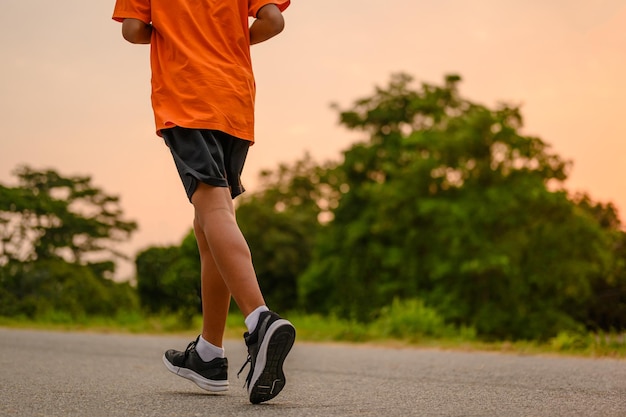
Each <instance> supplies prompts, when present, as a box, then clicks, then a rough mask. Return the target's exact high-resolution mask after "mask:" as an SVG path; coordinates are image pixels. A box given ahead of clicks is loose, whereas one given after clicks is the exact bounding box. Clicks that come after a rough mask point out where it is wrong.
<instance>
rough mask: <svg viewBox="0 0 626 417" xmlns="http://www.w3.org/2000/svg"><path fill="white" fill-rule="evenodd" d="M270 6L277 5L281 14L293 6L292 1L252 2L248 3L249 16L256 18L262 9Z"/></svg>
mask: <svg viewBox="0 0 626 417" xmlns="http://www.w3.org/2000/svg"><path fill="white" fill-rule="evenodd" d="M268 4H275V5H277V6H278V8H279V9H280V11H281V12H284V11H285V9H286V8H287V7H289V5H290V4H291V0H250V1H249V2H248V16H250V17H256V14H257V13H258V12H259V10H260V9H261V7H263V6H265V5H268Z"/></svg>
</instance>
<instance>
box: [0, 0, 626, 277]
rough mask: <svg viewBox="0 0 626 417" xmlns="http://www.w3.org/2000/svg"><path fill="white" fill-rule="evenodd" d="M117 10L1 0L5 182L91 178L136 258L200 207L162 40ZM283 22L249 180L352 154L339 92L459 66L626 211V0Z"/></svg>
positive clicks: (427, 3)
mask: <svg viewBox="0 0 626 417" xmlns="http://www.w3.org/2000/svg"><path fill="white" fill-rule="evenodd" d="M113 5H114V2H113V1H112V0H107V1H105V0H89V1H85V0H60V1H58V2H51V1H47V0H2V6H3V13H2V14H0V56H2V63H1V64H0V75H1V76H0V123H1V124H2V134H1V135H0V183H3V184H6V185H12V184H14V182H15V178H14V176H13V175H12V172H13V170H14V169H15V168H16V167H17V166H19V165H23V164H27V165H29V166H31V167H32V168H35V169H44V168H53V169H55V170H57V171H58V172H60V173H61V174H62V175H78V174H80V175H89V176H91V177H92V182H93V184H94V185H96V186H98V187H101V188H102V189H103V190H104V191H106V192H107V193H109V194H114V195H119V196H120V198H121V206H122V209H123V210H124V213H125V216H126V218H127V219H132V220H135V221H137V222H138V223H139V230H138V231H137V232H136V233H135V234H134V236H133V238H132V239H131V241H129V242H127V243H124V244H123V245H121V246H120V248H121V249H122V250H123V251H125V252H126V253H127V254H128V255H130V256H134V255H135V254H136V253H137V252H138V251H140V250H142V249H145V248H147V247H149V246H156V245H171V244H179V243H180V241H181V240H182V238H183V237H184V236H185V235H186V233H187V232H188V231H189V230H190V227H191V219H192V216H193V210H192V206H191V205H190V204H189V202H188V201H187V199H186V196H185V194H184V190H183V188H182V185H181V184H180V180H179V178H178V175H177V173H176V170H175V168H174V165H173V162H172V161H171V156H170V155H169V152H168V151H167V148H166V147H165V145H163V142H162V140H160V139H159V138H158V137H157V136H156V135H155V134H154V121H153V116H152V109H151V107H150V99H149V96H150V82H149V80H150V70H149V62H148V53H149V52H148V47H147V46H145V45H131V44H128V43H126V42H125V41H124V40H123V39H122V37H121V34H120V28H121V26H120V24H119V23H116V22H114V21H113V20H111V14H112V10H113ZM285 19H286V28H285V31H284V32H283V33H282V34H281V35H279V36H278V37H277V38H275V39H272V40H270V41H269V42H266V43H263V44H260V45H256V46H253V47H252V56H253V62H254V71H255V75H256V81H257V110H256V120H257V121H256V140H257V141H256V144H255V145H254V146H253V147H252V148H251V151H250V153H249V156H248V160H247V164H246V169H245V171H244V175H243V181H244V184H245V185H246V188H247V189H248V190H249V191H254V190H255V189H256V188H255V187H257V175H258V173H259V172H260V171H261V170H262V169H272V168H274V167H276V166H278V164H280V163H289V162H290V161H294V160H296V159H299V158H301V157H303V156H304V154H305V152H308V153H310V154H311V155H312V156H313V158H315V159H316V160H317V161H319V162H322V161H326V160H337V161H338V160H340V158H341V152H342V151H343V150H345V149H347V148H348V147H349V146H350V145H351V144H352V143H354V142H355V141H358V140H362V139H365V138H364V137H363V136H361V135H362V134H361V133H357V132H350V131H347V130H345V129H344V128H342V127H341V126H339V124H338V115H337V112H336V111H335V110H333V109H331V107H330V105H331V103H337V104H339V105H340V106H341V107H342V108H346V107H349V106H350V105H351V104H352V102H353V101H354V100H356V99H359V98H362V97H367V96H369V95H370V94H372V92H373V91H374V88H375V87H376V86H384V85H386V83H387V81H388V80H389V78H390V75H391V74H393V73H397V72H405V73H408V74H410V75H412V76H413V77H414V78H415V79H416V82H419V83H421V82H428V83H435V84H437V83H441V82H442V81H443V79H444V77H445V75H446V74H451V73H454V74H459V75H460V76H461V77H462V79H463V81H462V83H461V84H460V92H461V95H462V96H463V97H465V98H467V99H469V100H472V101H474V102H478V103H481V104H484V105H486V106H489V107H493V106H495V105H497V104H498V103H501V102H506V103H510V104H514V105H519V106H521V111H522V115H523V116H524V120H525V126H524V128H523V130H522V132H523V133H524V134H528V135H533V136H538V137H540V138H541V139H542V140H544V141H545V142H547V143H548V144H550V145H551V146H552V148H551V149H552V151H553V152H555V153H557V154H559V155H560V156H562V157H563V158H566V159H569V160H571V161H572V162H573V168H572V171H571V173H570V177H569V179H568V181H567V182H566V188H567V189H568V190H570V191H572V192H586V193H588V194H589V195H590V196H591V197H592V198H593V199H594V200H595V201H600V202H604V203H607V202H612V203H613V204H615V205H616V206H617V207H618V209H619V210H620V217H621V219H622V220H623V221H626V215H625V213H626V192H625V191H626V187H625V185H624V183H625V180H626V140H625V139H626V106H625V105H624V100H625V99H626V76H625V75H624V74H626V0H525V1H519V0H473V1H471V2H470V1H466V0H423V1H418V0H387V1H385V2H374V1H366V0H332V1H331V0H292V4H291V6H290V7H289V9H288V10H287V11H286V12H285ZM416 86H417V84H416ZM120 274H122V275H124V276H122V277H121V278H125V277H129V276H131V275H132V267H131V265H130V264H125V265H124V264H123V265H121V269H120Z"/></svg>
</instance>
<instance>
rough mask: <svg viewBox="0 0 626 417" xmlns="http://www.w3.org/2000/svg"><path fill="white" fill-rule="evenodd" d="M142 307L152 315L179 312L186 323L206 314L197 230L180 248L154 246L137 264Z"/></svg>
mask: <svg viewBox="0 0 626 417" xmlns="http://www.w3.org/2000/svg"><path fill="white" fill-rule="evenodd" d="M135 264H136V267H137V290H138V293H139V298H140V301H141V305H142V307H144V308H145V309H146V310H148V311H149V312H152V313H157V312H174V313H179V314H181V316H182V317H183V320H185V321H186V322H189V323H191V318H192V317H193V316H194V315H195V314H197V313H199V312H201V311H202V303H201V295H200V288H201V280H200V254H199V252H198V246H197V243H196V238H195V236H194V234H193V231H190V232H189V233H187V235H186V236H185V238H184V239H183V240H182V242H181V244H180V245H179V246H167V247H150V248H147V249H146V250H144V251H142V252H140V253H139V254H138V255H137V258H136V261H135Z"/></svg>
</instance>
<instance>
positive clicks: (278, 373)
mask: <svg viewBox="0 0 626 417" xmlns="http://www.w3.org/2000/svg"><path fill="white" fill-rule="evenodd" d="M295 340H296V329H295V328H294V327H293V325H292V324H291V323H290V322H289V321H287V320H285V319H279V320H276V321H275V322H274V323H272V325H271V326H270V327H269V328H268V330H267V333H266V334H265V337H264V338H263V342H261V346H260V347H259V353H258V354H257V358H256V363H255V367H254V372H253V374H252V379H251V380H250V385H249V386H250V390H249V395H250V402H251V403H252V404H259V403H261V402H264V401H268V400H271V399H272V398H274V397H276V396H277V395H278V394H279V393H280V392H281V391H282V389H283V388H284V387H285V382H286V378H285V374H284V372H283V363H284V362H285V358H286V357H287V354H288V353H289V351H290V350H291V347H292V346H293V343H294V341H295Z"/></svg>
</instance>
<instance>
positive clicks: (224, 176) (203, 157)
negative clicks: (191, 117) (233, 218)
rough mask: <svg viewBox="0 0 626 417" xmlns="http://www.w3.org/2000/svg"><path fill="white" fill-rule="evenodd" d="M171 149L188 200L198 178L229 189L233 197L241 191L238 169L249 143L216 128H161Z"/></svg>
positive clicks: (246, 152) (240, 168)
mask: <svg viewBox="0 0 626 417" xmlns="http://www.w3.org/2000/svg"><path fill="white" fill-rule="evenodd" d="M161 135H162V136H163V139H164V140H165V143H166V144H167V146H168V147H169V148H170V151H171V152H172V156H173V157H174V163H175V164H176V168H177V169H178V175H180V179H181V180H182V181H183V185H184V186H185V192H186V193H187V197H188V198H189V201H191V196H192V195H193V193H194V192H195V191H196V188H197V187H198V181H200V182H203V183H205V184H208V185H212V186H214V187H228V188H230V195H231V197H232V198H235V197H237V196H238V195H239V194H241V193H243V192H244V191H245V189H244V188H243V185H241V172H242V171H243V165H244V163H245V161H246V156H248V149H249V148H250V142H249V141H247V140H243V139H239V138H236V137H234V136H231V135H229V134H227V133H224V132H220V131H218V130H207V129H187V128H184V127H178V126H175V127H172V128H169V129H163V130H161Z"/></svg>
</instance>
